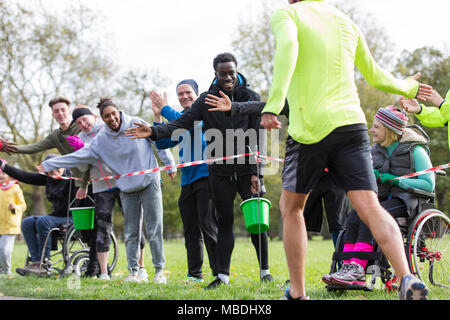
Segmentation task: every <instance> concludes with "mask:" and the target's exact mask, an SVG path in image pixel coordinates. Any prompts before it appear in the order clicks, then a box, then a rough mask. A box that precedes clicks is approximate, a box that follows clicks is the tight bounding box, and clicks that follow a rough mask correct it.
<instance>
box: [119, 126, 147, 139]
mask: <svg viewBox="0 0 450 320" xmlns="http://www.w3.org/2000/svg"><path fill="white" fill-rule="evenodd" d="M133 124H135V125H136V126H137V127H133V128H129V129H127V130H126V131H125V133H124V134H125V136H127V137H129V138H130V139H132V140H133V139H142V138H148V137H150V136H151V135H152V129H151V128H150V127H148V126H147V125H145V124H143V123H141V122H133Z"/></svg>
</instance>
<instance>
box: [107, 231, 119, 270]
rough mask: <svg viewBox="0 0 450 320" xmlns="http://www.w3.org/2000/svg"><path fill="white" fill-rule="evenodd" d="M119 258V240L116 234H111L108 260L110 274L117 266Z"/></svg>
mask: <svg viewBox="0 0 450 320" xmlns="http://www.w3.org/2000/svg"><path fill="white" fill-rule="evenodd" d="M118 258H119V247H118V245H117V238H116V235H115V234H114V232H111V245H110V247H109V258H108V273H109V274H111V273H112V271H113V270H114V268H115V267H116V264H117V259H118Z"/></svg>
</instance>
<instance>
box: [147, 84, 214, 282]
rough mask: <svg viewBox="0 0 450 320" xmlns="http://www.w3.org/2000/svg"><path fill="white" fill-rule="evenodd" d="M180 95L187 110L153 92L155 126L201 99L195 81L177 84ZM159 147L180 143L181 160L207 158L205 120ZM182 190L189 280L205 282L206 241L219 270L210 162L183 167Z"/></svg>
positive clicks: (180, 205)
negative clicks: (203, 266) (173, 104)
mask: <svg viewBox="0 0 450 320" xmlns="http://www.w3.org/2000/svg"><path fill="white" fill-rule="evenodd" d="M176 90H177V97H178V101H179V102H180V104H181V106H182V107H183V110H182V111H181V112H179V111H177V110H175V109H174V108H172V107H170V106H169V105H168V104H167V97H166V95H165V94H164V95H161V94H159V93H157V92H155V91H151V92H150V99H151V100H152V109H153V113H154V125H160V124H162V122H161V115H162V116H163V117H164V118H166V119H167V120H168V121H172V120H175V119H178V118H179V117H180V116H181V115H182V114H183V113H184V112H185V111H187V110H188V109H189V108H190V106H191V104H192V103H193V102H194V101H195V100H197V97H198V85H197V82H196V81H195V80H192V79H186V80H182V81H181V82H180V83H178V85H177V89H176ZM155 143H156V146H157V148H159V149H168V148H173V147H175V146H177V145H179V156H180V161H181V163H188V162H192V161H197V160H204V159H203V153H204V150H205V148H206V139H205V136H204V134H203V121H200V122H198V123H196V124H195V126H194V128H193V129H191V130H189V131H185V130H184V132H183V134H182V135H180V137H179V139H178V140H171V139H170V138H166V139H162V140H158V141H155ZM181 173H182V175H181V193H180V198H179V199H178V207H179V209H180V215H181V220H182V221H183V229H184V239H185V246H186V253H187V263H188V281H195V282H201V281H203V279H202V265H203V241H204V242H205V247H206V251H207V252H208V258H209V265H210V267H211V270H212V273H213V275H214V276H217V270H216V263H215V261H216V247H217V220H216V217H215V214H214V211H213V209H212V206H211V202H210V199H209V188H208V176H209V173H208V165H207V164H206V163H204V164H200V165H195V166H190V167H182V168H181Z"/></svg>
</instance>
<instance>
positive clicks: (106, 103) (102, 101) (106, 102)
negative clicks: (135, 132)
mask: <svg viewBox="0 0 450 320" xmlns="http://www.w3.org/2000/svg"><path fill="white" fill-rule="evenodd" d="M109 106H113V107H114V108H116V109H117V110H119V108H118V107H117V106H116V105H115V104H114V102H112V100H111V99H110V98H107V97H105V98H100V101H99V102H98V103H97V108H99V109H100V115H101V114H102V113H103V110H104V109H105V108H106V107H109Z"/></svg>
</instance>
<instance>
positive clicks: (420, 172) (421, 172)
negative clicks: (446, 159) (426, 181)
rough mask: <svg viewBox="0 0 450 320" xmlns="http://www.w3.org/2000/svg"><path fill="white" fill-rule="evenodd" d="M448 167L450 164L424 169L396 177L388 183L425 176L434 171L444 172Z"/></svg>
mask: <svg viewBox="0 0 450 320" xmlns="http://www.w3.org/2000/svg"><path fill="white" fill-rule="evenodd" d="M448 167H450V163H447V164H442V165H440V166H437V167H434V168H430V169H426V170H422V171H417V172H414V173H410V174H407V175H404V176H401V177H397V178H395V179H391V180H389V181H394V180H398V179H404V178H412V177H417V176H420V175H422V174H425V173H429V172H434V171H438V170H444V169H447V168H448Z"/></svg>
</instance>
